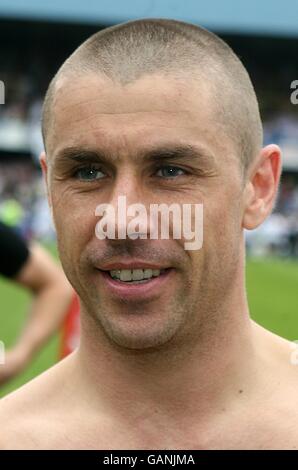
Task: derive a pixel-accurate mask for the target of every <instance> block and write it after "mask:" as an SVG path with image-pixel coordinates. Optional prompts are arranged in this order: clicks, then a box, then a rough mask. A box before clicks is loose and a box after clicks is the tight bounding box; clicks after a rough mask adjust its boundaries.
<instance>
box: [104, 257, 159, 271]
mask: <svg viewBox="0 0 298 470" xmlns="http://www.w3.org/2000/svg"><path fill="white" fill-rule="evenodd" d="M142 268H143V269H160V270H161V269H166V268H168V266H161V265H158V264H153V263H147V262H146V261H141V260H135V261H132V260H129V261H127V262H125V261H124V260H123V261H118V262H114V263H108V264H106V265H104V266H102V267H98V269H100V270H101V271H111V270H112V269H142Z"/></svg>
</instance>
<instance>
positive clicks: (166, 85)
mask: <svg viewBox="0 0 298 470" xmlns="http://www.w3.org/2000/svg"><path fill="white" fill-rule="evenodd" d="M87 83H88V84H87ZM212 108H213V105H212V99H211V96H210V90H208V87H207V86H206V85H202V89H198V86H197V83H195V82H194V81H193V80H191V79H190V80H189V81H188V82H185V80H184V81H182V80H176V79H173V78H172V79H169V78H165V77H163V76H148V77H144V78H142V79H138V80H137V81H136V82H134V83H130V84H126V85H120V84H118V83H117V84H115V83H111V81H107V80H104V79H102V78H101V77H97V76H93V75H90V76H88V77H84V78H83V77H82V78H81V79H77V80H75V82H73V81H72V80H71V78H68V79H65V78H64V79H62V78H61V79H59V81H58V88H57V92H56V93H55V106H54V107H53V112H54V114H55V119H54V120H53V126H52V129H51V134H52V135H51V137H52V138H51V141H52V145H51V146H50V147H51V150H50V152H49V153H50V154H51V153H53V148H55V146H56V145H57V144H59V143H61V140H64V139H66V140H67V141H69V140H72V142H71V143H77V140H78V139H77V138H79V140H80V139H82V137H83V139H84V136H85V138H87V139H88V138H90V136H91V137H92V138H94V137H95V138H100V137H103V136H104V135H106V136H107V135H109V134H110V135H111V136H112V135H113V133H114V132H116V133H117V132H118V133H119V134H120V133H123V134H125V133H126V132H128V133H130V132H131V133H132V134H133V133H135V132H138V131H140V132H141V131H142V130H144V129H145V128H147V129H149V130H150V129H151V130H152V131H153V129H154V127H156V129H157V131H158V130H163V131H166V130H177V131H178V132H179V131H180V130H185V131H188V132H192V133H195V132H198V134H201V133H204V134H205V137H207V135H209V134H211V137H212V134H214V131H213V129H212V128H213V126H214V124H215V123H214V115H215V113H214V110H213V109H212ZM208 123H209V124H208ZM119 137H120V136H119ZM213 137H214V136H213ZM67 143H68V144H69V143H70V142H67Z"/></svg>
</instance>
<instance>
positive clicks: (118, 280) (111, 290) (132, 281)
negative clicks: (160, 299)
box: [97, 267, 175, 300]
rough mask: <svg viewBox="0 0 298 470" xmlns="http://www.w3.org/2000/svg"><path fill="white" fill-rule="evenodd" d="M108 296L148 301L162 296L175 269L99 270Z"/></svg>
mask: <svg viewBox="0 0 298 470" xmlns="http://www.w3.org/2000/svg"><path fill="white" fill-rule="evenodd" d="M97 271H98V272H99V273H100V275H101V278H102V281H103V285H104V287H105V289H107V291H108V294H109V295H112V296H115V297H121V298H125V299H127V300H146V299H148V300H149V299H150V298H152V296H158V295H161V294H162V293H163V292H164V289H165V288H166V284H168V283H169V282H170V280H171V278H172V276H173V274H174V271H175V270H174V269H173V268H162V269H151V268H148V267H146V268H145V267H144V268H143V269H142V268H140V267H138V268H136V269H111V270H102V269H97Z"/></svg>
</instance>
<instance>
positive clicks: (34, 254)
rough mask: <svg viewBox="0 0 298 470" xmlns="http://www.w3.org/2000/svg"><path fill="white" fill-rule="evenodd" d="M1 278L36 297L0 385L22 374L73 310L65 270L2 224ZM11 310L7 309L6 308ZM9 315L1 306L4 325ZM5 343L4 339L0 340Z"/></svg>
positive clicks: (2, 370) (4, 366) (1, 370)
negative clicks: (8, 280) (3, 277)
mask: <svg viewBox="0 0 298 470" xmlns="http://www.w3.org/2000/svg"><path fill="white" fill-rule="evenodd" d="M0 260H1V265H0V274H1V275H2V276H5V277H6V278H8V279H11V280H12V281H13V282H16V283H17V284H19V285H20V286H22V287H24V288H26V289H28V290H29V291H30V292H31V293H32V294H33V302H32V305H31V307H30V313H29V317H28V321H27V322H26V324H25V326H24V328H23V330H22V332H21V334H20V336H19V338H18V339H17V341H16V343H15V344H14V345H13V347H12V348H11V349H9V350H8V351H6V354H5V364H2V365H0V385H2V384H4V383H5V382H8V381H9V380H11V379H12V378H14V377H15V376H16V375H18V374H19V373H21V372H22V371H23V370H24V369H25V368H26V367H27V366H28V365H29V363H30V362H31V360H32V359H33V358H34V356H35V355H36V353H37V352H38V351H39V350H40V349H41V347H42V346H43V345H44V344H45V343H46V341H47V340H48V339H49V337H50V336H51V335H52V334H53V333H54V332H55V331H56V330H57V329H58V327H60V325H61V323H62V321H63V319H64V317H65V316H66V313H67V312H68V310H70V308H71V307H72V306H73V303H74V300H72V298H73V297H74V295H73V289H72V287H71V286H70V284H69V282H68V281H67V279H66V277H65V275H64V273H63V271H62V269H61V268H60V267H59V266H57V264H56V263H55V262H54V261H53V260H52V259H51V257H50V255H49V254H48V253H47V252H46V251H45V250H44V249H43V248H42V247H41V246H40V245H39V244H37V243H33V244H31V246H30V247H29V248H28V247H27V245H26V243H25V242H24V241H23V240H22V238H21V237H20V236H19V235H18V234H17V233H16V232H15V231H14V230H13V229H12V228H10V227H8V226H6V225H5V224H3V223H1V222H0ZM7 307H8V306H6V308H7ZM6 315H9V311H7V310H6V311H5V309H4V306H3V305H2V306H1V317H3V318H1V321H5V320H4V318H5V316H6ZM0 339H3V338H0Z"/></svg>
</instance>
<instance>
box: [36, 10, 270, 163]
mask: <svg viewBox="0 0 298 470" xmlns="http://www.w3.org/2000/svg"><path fill="white" fill-rule="evenodd" d="M90 73H91V74H92V75H94V74H96V75H98V76H100V77H101V78H103V79H106V80H107V81H109V82H111V81H112V82H114V83H117V84H121V85H126V84H128V83H132V82H135V81H136V80H138V79H140V78H142V77H143V76H146V75H154V74H162V75H164V76H165V77H175V78H178V79H182V80H183V79H184V80H185V81H186V83H187V80H190V79H192V80H197V86H198V87H200V86H202V85H203V84H204V86H205V85H206V84H207V85H208V89H209V95H210V96H211V97H212V99H211V100H210V101H211V102H210V107H211V109H212V112H213V114H214V125H215V126H216V125H217V126H221V127H222V128H223V130H224V132H225V133H226V135H227V136H228V137H229V138H230V139H231V140H232V141H233V142H234V143H235V148H236V152H237V155H239V160H240V163H241V166H242V168H243V169H244V170H246V169H247V167H248V166H249V164H250V163H251V162H252V161H253V160H254V157H255V156H256V155H257V153H258V152H259V150H260V149H261V146H262V140H263V134H262V124H261V119H260V114H259V107H258V102H257V99H256V95H255V92H254V88H253V85H252V83H251V80H250V78H249V76H248V73H247V72H246V70H245V68H244V66H243V64H242V63H241V61H240V60H239V59H238V58H237V56H236V55H235V54H234V52H233V51H232V50H231V48H230V47H229V46H228V45H227V44H226V43H225V42H224V41H222V40H221V39H220V38H219V37H218V36H216V35H215V34H213V33H211V32H209V31H207V30H205V29H204V28H201V27H199V26H196V25H193V24H189V23H184V22H180V21H175V20H167V19H143V20H137V21H130V22H128V23H124V24H120V25H117V26H113V27H110V28H106V29H104V30H101V31H99V32H98V33H96V34H94V35H93V36H91V37H90V38H89V39H88V40H87V41H85V42H84V43H83V44H82V45H81V46H80V47H79V48H78V49H76V50H75V51H74V52H73V54H72V55H71V56H70V57H69V58H68V59H67V60H66V61H65V62H64V64H63V65H62V66H61V67H60V69H59V70H58V72H57V73H56V75H55V76H54V78H53V79H52V81H51V83H50V85H49V88H48V91H47V93H46V96H45V100H44V106H43V116H42V133H43V139H44V145H45V148H46V149H47V143H48V139H49V138H50V133H51V127H52V124H53V122H54V120H55V91H56V88H57V84H58V83H59V82H60V83H62V84H64V83H66V82H67V80H71V81H75V80H77V79H78V78H82V77H84V76H86V75H88V74H90ZM62 86H63V85H62Z"/></svg>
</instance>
